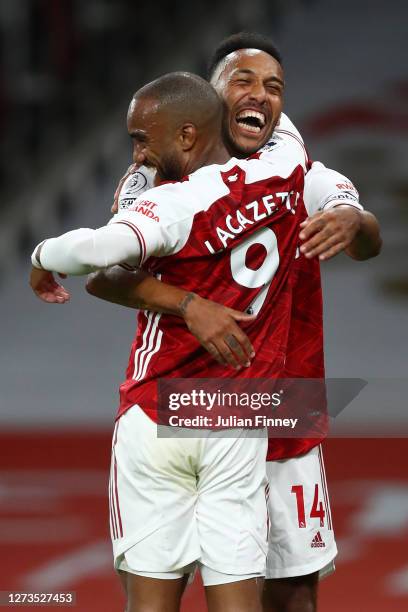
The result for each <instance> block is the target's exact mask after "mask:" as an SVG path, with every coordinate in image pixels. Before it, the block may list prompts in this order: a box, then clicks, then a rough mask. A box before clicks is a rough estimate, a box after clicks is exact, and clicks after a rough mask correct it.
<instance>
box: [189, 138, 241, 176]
mask: <svg viewBox="0 0 408 612" xmlns="http://www.w3.org/2000/svg"><path fill="white" fill-rule="evenodd" d="M230 158H231V155H230V154H229V153H228V151H227V149H226V148H225V146H224V144H223V142H222V141H221V140H219V141H217V142H216V143H215V144H213V145H211V146H210V147H208V148H207V149H205V150H204V151H202V152H201V155H199V156H198V157H197V158H196V159H192V160H190V163H189V164H188V165H189V169H188V172H186V174H191V173H192V172H195V171H196V170H198V169H199V168H203V167H204V166H209V165H210V164H225V163H226V162H227V161H228V160H229V159H230Z"/></svg>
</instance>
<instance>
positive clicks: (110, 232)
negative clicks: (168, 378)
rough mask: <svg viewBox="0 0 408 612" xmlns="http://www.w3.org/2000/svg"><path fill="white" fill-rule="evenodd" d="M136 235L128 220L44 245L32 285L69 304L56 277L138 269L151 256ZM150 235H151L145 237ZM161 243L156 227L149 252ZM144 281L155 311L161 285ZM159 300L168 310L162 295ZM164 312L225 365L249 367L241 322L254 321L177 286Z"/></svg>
mask: <svg viewBox="0 0 408 612" xmlns="http://www.w3.org/2000/svg"><path fill="white" fill-rule="evenodd" d="M131 216H132V215H131V214H130V218H131ZM145 229H147V228H145ZM136 230H137V227H136V226H135V225H133V224H128V220H127V221H125V220H123V221H121V222H116V223H113V224H111V225H108V226H105V227H102V228H99V229H97V230H91V229H84V228H83V229H78V230H74V231H72V232H68V233H67V234H63V235H62V236H59V237H58V238H51V239H49V240H45V241H44V242H42V243H41V244H40V245H38V246H37V247H36V249H35V250H34V252H33V255H32V264H33V267H32V271H31V278H30V284H31V287H32V289H33V291H34V293H35V294H36V295H37V296H38V297H39V298H40V299H42V300H44V301H46V302H53V303H64V302H66V301H67V300H68V299H69V296H68V295H67V292H66V291H65V289H64V288H63V287H61V286H60V285H58V284H57V283H56V281H55V279H54V277H53V274H52V272H58V273H62V274H73V275H84V274H89V272H91V271H93V270H96V269H102V268H106V267H109V266H112V265H115V264H118V263H124V262H126V263H127V264H131V265H138V264H139V263H141V262H142V261H143V259H144V258H145V257H146V256H147V255H148V253H146V251H145V249H146V242H145V241H144V240H141V239H140V235H139V234H140V232H138V231H136ZM147 235H148V232H147V231H146V232H145V237H146V236H147ZM161 242H162V238H161V237H160V232H159V231H158V230H156V228H155V231H151V232H150V240H149V242H148V245H149V248H150V250H151V251H153V250H154V248H155V245H157V244H159V243H161ZM144 282H145V283H146V285H145V290H146V286H147V294H146V291H145V294H144V295H145V303H146V304H148V305H150V306H154V304H155V303H156V304H157V303H158V301H157V300H158V297H157V296H158V293H157V291H158V287H157V282H158V281H155V279H153V278H146V279H144ZM152 285H153V290H152ZM160 301H161V303H162V305H163V295H162V297H161V298H160ZM164 307H165V310H166V311H168V312H169V311H170V312H172V311H173V312H177V313H178V314H179V316H183V317H184V319H185V322H186V324H187V326H188V327H189V329H190V331H191V332H192V333H193V334H194V335H195V336H196V337H197V339H198V340H199V341H200V343H201V344H202V345H203V346H204V347H205V348H206V349H207V350H208V351H209V352H210V353H211V355H213V357H214V358H215V359H217V360H218V361H219V362H220V363H223V364H227V363H228V364H230V365H232V366H233V367H239V366H240V365H249V360H250V358H251V357H252V356H253V348H252V345H251V343H250V342H249V340H248V338H247V336H246V335H245V334H244V333H243V332H242V330H241V329H240V328H239V326H238V325H237V323H236V321H245V320H252V317H251V316H249V315H246V314H245V313H240V312H237V311H234V310H231V309H229V308H226V307H224V306H221V305H218V304H215V303H213V302H210V301H209V300H203V299H202V298H200V297H199V296H196V295H195V294H189V293H188V292H185V291H183V290H182V289H177V288H176V287H168V288H167V294H165V300H164Z"/></svg>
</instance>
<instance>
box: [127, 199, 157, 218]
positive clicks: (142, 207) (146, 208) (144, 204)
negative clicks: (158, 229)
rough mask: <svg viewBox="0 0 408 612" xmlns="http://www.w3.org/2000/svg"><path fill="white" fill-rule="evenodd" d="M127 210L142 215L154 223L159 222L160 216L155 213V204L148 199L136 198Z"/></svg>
mask: <svg viewBox="0 0 408 612" xmlns="http://www.w3.org/2000/svg"><path fill="white" fill-rule="evenodd" d="M129 210H132V211H134V212H137V213H139V214H141V215H144V216H145V217H147V218H148V219H152V221H155V222H156V223H159V221H160V217H159V216H158V214H157V204H156V203H155V202H150V201H149V200H138V201H137V202H135V203H134V204H132V205H131V206H129Z"/></svg>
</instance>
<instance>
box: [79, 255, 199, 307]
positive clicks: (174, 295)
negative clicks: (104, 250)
mask: <svg viewBox="0 0 408 612" xmlns="http://www.w3.org/2000/svg"><path fill="white" fill-rule="evenodd" d="M86 290H87V291H88V293H90V294H91V295H93V296H95V297H98V298H100V299H102V300H106V301H108V302H112V303H114V304H119V305H120V306H126V307H127V308H136V309H138V310H153V311H154V312H162V313H166V314H174V315H178V316H181V315H180V309H179V305H180V302H181V301H182V300H183V298H184V297H185V296H186V295H187V291H184V289H179V288H178V287H173V286H171V285H166V284H164V283H161V282H160V281H158V280H157V279H156V278H154V277H153V276H151V275H150V274H148V273H147V272H144V271H143V270H135V271H134V272H132V271H128V270H125V269H124V268H122V267H121V266H112V267H111V268H107V269H106V270H100V271H99V272H94V273H93V274H89V276H88V279H87V283H86Z"/></svg>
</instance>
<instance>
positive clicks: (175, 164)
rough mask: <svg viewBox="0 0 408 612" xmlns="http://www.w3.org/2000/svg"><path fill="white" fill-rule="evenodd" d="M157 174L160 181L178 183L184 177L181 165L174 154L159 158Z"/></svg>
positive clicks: (166, 154)
mask: <svg viewBox="0 0 408 612" xmlns="http://www.w3.org/2000/svg"><path fill="white" fill-rule="evenodd" d="M157 172H158V174H159V176H160V178H161V180H162V181H179V180H180V179H182V178H183V176H184V169H183V164H182V163H181V160H180V159H178V157H177V156H176V155H175V154H174V153H173V154H172V153H165V154H163V155H162V156H161V160H160V168H158V170H157Z"/></svg>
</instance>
